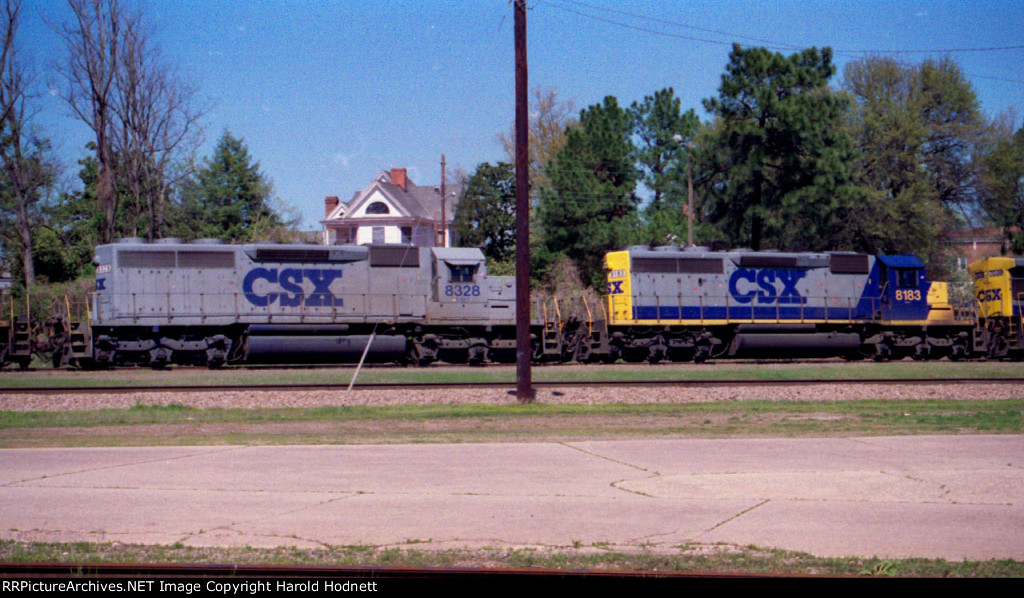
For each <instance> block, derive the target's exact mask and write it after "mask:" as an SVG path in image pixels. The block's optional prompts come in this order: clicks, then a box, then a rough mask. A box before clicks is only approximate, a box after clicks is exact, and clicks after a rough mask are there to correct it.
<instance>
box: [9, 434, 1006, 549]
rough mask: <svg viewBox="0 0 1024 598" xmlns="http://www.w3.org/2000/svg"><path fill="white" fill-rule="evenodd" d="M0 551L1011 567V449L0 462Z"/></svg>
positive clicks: (521, 450) (499, 448) (662, 449)
mask: <svg viewBox="0 0 1024 598" xmlns="http://www.w3.org/2000/svg"><path fill="white" fill-rule="evenodd" d="M0 537H3V538H6V539H22V540H40V541H77V540H86V541H94V542H101V541H119V542H124V543H167V544H169V543H174V542H182V543H184V544H187V545H197V546H219V545H248V546H280V545H284V546H306V547H309V546H316V545H320V544H332V545H350V544H370V545H405V544H416V547H417V548H429V547H437V548H445V547H456V546H458V547H476V546H495V547H497V546H572V545H584V546H586V545H592V544H599V545H608V546H610V547H612V548H622V549H631V548H635V547H644V548H646V549H652V550H665V551H673V550H676V547H678V546H680V545H682V544H686V543H726V544H736V545H748V544H755V545H759V546H765V547H777V548H784V549H790V550H799V551H806V552H810V553H813V554H817V555H822V556H847V555H861V556H873V555H874V556H879V557H883V558H900V557H912V556H916V557H942V558H946V559H952V560H959V559H981V560H985V559H991V558H1012V559H1018V560H1024V437H1022V436H906V437H885V438H822V439H812V438H799V439H739V440H731V439H726V440H694V439H664V440H650V439H645V440H621V441H619V440H616V441H581V442H563V443H518V444H423V445H387V446H376V445H364V446H273V447H268V446H253V447H236V446H229V447H168V448H94V449H88V448H87V449H17V450H3V451H0Z"/></svg>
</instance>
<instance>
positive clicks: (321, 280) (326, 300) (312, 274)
mask: <svg viewBox="0 0 1024 598" xmlns="http://www.w3.org/2000/svg"><path fill="white" fill-rule="evenodd" d="M338 278H341V270H313V269H299V268H285V269H284V270H281V271H280V272H278V269H277V268H253V269H252V270H249V272H248V273H247V274H246V275H245V278H244V279H243V280H242V292H243V293H245V298H246V299H248V300H249V303H252V304H253V305H255V306H256V307H267V306H268V305H273V304H274V303H277V302H280V304H281V305H282V306H284V307H296V306H299V305H303V304H305V305H306V307H330V306H333V305H341V299H340V298H336V297H335V296H334V294H333V293H331V288H330V287H331V283H332V282H334V281H335V280H337V279H338ZM257 280H264V281H266V282H267V283H268V284H270V285H277V286H279V287H280V288H281V290H282V291H284V292H281V293H277V292H269V293H265V294H260V293H257V292H256V290H255V286H256V281H257ZM307 280H308V281H309V282H311V283H312V284H313V292H312V293H309V294H308V295H306V294H305V293H304V291H303V290H302V283H303V282H304V281H307Z"/></svg>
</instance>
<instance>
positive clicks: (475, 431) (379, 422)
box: [0, 399, 1024, 448]
mask: <svg viewBox="0 0 1024 598" xmlns="http://www.w3.org/2000/svg"><path fill="white" fill-rule="evenodd" d="M1022 432H1024V400H1019V399H1013V400H990V401H953V400H889V401H876V400H863V401H837V402H817V401H761V400H745V401H726V402H709V403H685V404H624V403H610V404H598V405H554V404H539V403H538V404H532V405H516V404H509V405H478V404H440V405H408V406H380V407H369V406H352V407H315V408H291V409H254V410H249V409H198V408H192V407H185V406H182V405H166V406H142V405H137V406H135V407H132V408H129V409H102V410H93V411H32V412H11V411H0V448H18V447H42V446H59V447H70V446H139V445H178V446H183V445H223V444H380V443H410V442H519V441H557V440H574V439H582V438H625V437H659V436H661V437H665V436H677V437H702V438H719V437H733V436H735V437H754V436H757V437H796V436H830V435H831V436H851V435H858V436H884V435H902V434H963V433H985V434H1020V433H1022Z"/></svg>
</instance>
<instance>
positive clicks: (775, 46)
mask: <svg viewBox="0 0 1024 598" xmlns="http://www.w3.org/2000/svg"><path fill="white" fill-rule="evenodd" d="M534 1H535V2H537V3H539V4H546V5H548V6H550V7H552V8H556V9H559V10H562V11H565V12H569V13H572V14H575V15H578V16H581V17H583V18H586V19H592V20H595V21H601V22H604V23H608V24H611V25H615V26H618V27H624V28H626V29H633V30H635V31H640V32H643V33H651V34H653V35H660V36H663V37H671V38H676V39H685V40H689V41H694V42H698V43H707V44H714V45H719V46H732V45H733V44H734V43H736V42H732V41H721V40H713V39H705V38H699V37H692V36H688V35H681V34H677V33H669V32H666V31H659V30H657V29H650V28H648V27H641V26H638V25H631V24H629V23H623V22H621V21H616V20H613V19H609V18H605V17H601V16H596V15H593V14H588V13H585V12H581V11H579V10H575V9H573V8H571V7H569V6H564V5H560V4H559V3H558V2H555V1H553V0H534ZM559 1H560V2H566V3H569V4H571V5H574V6H581V7H585V8H589V9H592V10H600V11H604V12H606V13H617V14H621V15H624V16H629V17H633V18H637V19H642V20H646V21H652V22H655V23H662V24H667V25H673V26H676V27H685V28H688V29H695V30H698V31H704V32H708V33H714V34H717V35H726V36H729V37H733V38H738V39H746V40H751V41H756V42H761V43H764V44H767V45H764V46H761V47H764V48H767V49H769V50H800V49H802V48H803V46H797V45H793V44H787V43H784V42H773V41H770V40H764V39H761V38H756V37H748V36H744V35H739V34H735V33H730V32H726V31H719V30H715V29H706V28H703V27H697V26H695V25H690V24H688V23H682V22H678V21H669V20H666V19H659V18H656V17H651V16H647V15H641V14H637V13H630V12H626V11H622V10H616V9H612V8H606V7H601V6H595V5H592V4H587V3H584V2H578V1H576V0H559ZM739 45H746V46H747V47H751V46H750V45H749V44H739ZM1008 50H1024V45H1017V46H989V47H981V48H944V49H931V50H848V49H836V48H832V51H833V53H834V54H836V55H840V54H841V55H844V56H860V55H870V54H955V53H966V52H972V53H974V52H998V51H1008ZM964 74H965V75H967V76H969V77H974V78H978V79H989V80H992V81H1004V82H1007V83H1019V84H1024V81H1022V80H1019V79H1009V78H1005V77H993V76H990V75H977V74H973V73H966V72H965V73H964Z"/></svg>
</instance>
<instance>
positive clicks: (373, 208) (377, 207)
mask: <svg viewBox="0 0 1024 598" xmlns="http://www.w3.org/2000/svg"><path fill="white" fill-rule="evenodd" d="M366 213H367V214H390V213H391V210H389V209H388V204H386V203H384V202H382V201H375V202H373V203H372V204H370V205H368V206H366Z"/></svg>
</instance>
